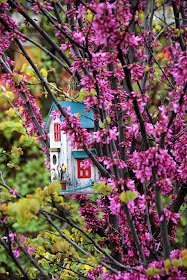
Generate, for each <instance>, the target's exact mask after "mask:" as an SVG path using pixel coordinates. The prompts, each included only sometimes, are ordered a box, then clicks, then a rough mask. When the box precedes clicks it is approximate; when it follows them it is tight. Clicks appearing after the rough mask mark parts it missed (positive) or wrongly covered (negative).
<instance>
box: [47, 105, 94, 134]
mask: <svg viewBox="0 0 187 280" xmlns="http://www.w3.org/2000/svg"><path fill="white" fill-rule="evenodd" d="M59 103H60V105H61V106H62V107H65V108H68V107H69V106H70V113H71V114H74V113H79V114H80V115H81V118H80V121H81V124H82V127H84V128H94V117H93V111H89V112H85V107H86V106H85V104H83V103H79V102H74V101H59ZM55 109H57V110H58V107H57V106H56V104H55V103H54V102H53V103H52V105H51V108H50V110H49V113H48V116H47V119H46V122H45V126H44V130H49V125H50V123H51V121H52V117H51V112H52V111H54V110H55ZM63 119H64V117H63V116H62V117H61V119H60V120H61V121H62V120H63Z"/></svg>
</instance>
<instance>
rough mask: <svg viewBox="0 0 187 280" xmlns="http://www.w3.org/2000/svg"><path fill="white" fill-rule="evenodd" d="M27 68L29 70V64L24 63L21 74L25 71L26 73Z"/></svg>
mask: <svg viewBox="0 0 187 280" xmlns="http://www.w3.org/2000/svg"><path fill="white" fill-rule="evenodd" d="M26 68H27V64H26V63H24V64H23V65H22V68H21V72H25V71H26Z"/></svg>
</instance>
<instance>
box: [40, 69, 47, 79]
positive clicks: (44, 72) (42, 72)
mask: <svg viewBox="0 0 187 280" xmlns="http://www.w3.org/2000/svg"><path fill="white" fill-rule="evenodd" d="M40 72H41V74H42V76H43V77H44V78H46V77H47V71H46V70H45V69H44V68H42V69H41V70H40Z"/></svg>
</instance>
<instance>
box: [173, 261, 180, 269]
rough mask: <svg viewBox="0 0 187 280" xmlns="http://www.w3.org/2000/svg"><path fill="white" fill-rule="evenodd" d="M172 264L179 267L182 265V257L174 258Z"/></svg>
mask: <svg viewBox="0 0 187 280" xmlns="http://www.w3.org/2000/svg"><path fill="white" fill-rule="evenodd" d="M172 265H173V266H174V267H175V269H177V268H178V267H179V266H181V260H180V259H173V260H172Z"/></svg>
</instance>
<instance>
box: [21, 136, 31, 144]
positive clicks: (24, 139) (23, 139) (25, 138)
mask: <svg viewBox="0 0 187 280" xmlns="http://www.w3.org/2000/svg"><path fill="white" fill-rule="evenodd" d="M19 140H20V142H21V143H23V144H24V145H25V146H30V145H31V144H32V143H33V139H32V138H31V137H30V138H29V137H28V136H27V135H22V136H21V137H20V139H19Z"/></svg>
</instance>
